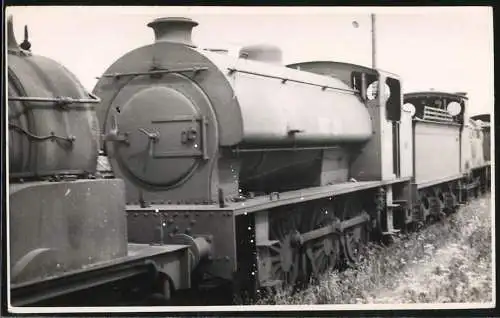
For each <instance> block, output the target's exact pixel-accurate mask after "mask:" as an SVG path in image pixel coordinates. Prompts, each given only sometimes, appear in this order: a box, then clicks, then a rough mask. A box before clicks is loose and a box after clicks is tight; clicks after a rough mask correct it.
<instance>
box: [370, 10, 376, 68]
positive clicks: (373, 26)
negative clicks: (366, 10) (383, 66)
mask: <svg viewBox="0 0 500 318" xmlns="http://www.w3.org/2000/svg"><path fill="white" fill-rule="evenodd" d="M371 20H372V68H376V67H377V42H376V37H375V34H376V31H375V14H374V13H372V14H371Z"/></svg>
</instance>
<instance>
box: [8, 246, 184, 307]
mask: <svg viewBox="0 0 500 318" xmlns="http://www.w3.org/2000/svg"><path fill="white" fill-rule="evenodd" d="M128 248H129V251H128V255H127V256H124V257H120V258H117V259H115V260H112V261H109V262H103V263H99V264H95V265H93V266H91V267H87V268H83V269H80V270H77V271H72V272H68V273H65V274H63V275H60V276H57V277H52V278H48V279H42V280H38V281H32V282H27V283H22V284H16V285H14V284H12V285H11V293H10V295H11V296H10V297H11V305H12V306H15V307H19V306H34V305H36V304H38V303H42V302H47V301H51V300H54V299H57V298H58V297H62V296H66V295H69V294H72V293H76V292H81V291H84V290H88V289H90V288H95V287H102V286H109V285H110V284H112V283H116V282H120V281H124V280H126V279H130V278H133V277H137V276H140V275H149V274H151V275H153V276H152V277H154V275H156V274H157V271H158V267H160V266H161V267H162V268H163V269H165V268H167V275H169V274H170V275H169V276H171V278H172V280H173V282H174V285H175V288H176V289H185V288H189V286H190V284H191V282H190V275H189V273H188V272H186V273H184V275H183V273H179V272H178V271H176V269H177V268H186V269H187V268H189V262H190V261H189V255H188V246H187V245H163V246H150V245H146V244H129V245H128ZM169 268H170V269H173V270H172V273H170V272H169V271H168V269H169ZM45 306H46V305H45Z"/></svg>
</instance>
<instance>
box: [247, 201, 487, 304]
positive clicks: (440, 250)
mask: <svg viewBox="0 0 500 318" xmlns="http://www.w3.org/2000/svg"><path fill="white" fill-rule="evenodd" d="M491 251H492V246H491V206H490V196H489V195H487V196H485V197H483V198H480V199H478V200H475V201H473V202H471V203H470V204H469V205H467V206H465V207H463V208H462V209H460V210H459V211H458V212H457V213H456V214H453V215H451V216H449V217H448V218H447V219H446V220H445V221H442V222H439V223H436V224H433V225H431V226H429V227H427V228H425V229H423V230H421V231H419V232H417V233H410V234H406V235H402V236H401V237H399V238H396V241H395V242H394V243H393V244H391V245H390V246H388V247H384V248H382V247H380V246H377V245H372V246H370V248H369V249H368V252H367V257H366V258H365V259H364V260H363V261H362V262H361V263H360V264H359V265H358V266H357V268H356V269H354V268H352V269H347V270H345V271H342V272H340V273H339V272H338V271H334V272H331V273H327V274H325V275H323V277H321V279H320V280H319V282H318V283H314V284H312V285H311V286H310V287H309V288H307V289H305V290H302V291H299V292H296V293H291V292H290V291H288V290H279V291H278V292H277V293H276V295H273V296H272V297H268V298H265V299H261V300H259V301H258V302H257V303H258V304H366V303H423V302H427V303H428V302H437V303H443V302H488V301H491V300H492V279H491V276H492V270H491V266H492V264H491V263H492V255H491Z"/></svg>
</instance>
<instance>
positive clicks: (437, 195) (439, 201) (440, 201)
mask: <svg viewBox="0 0 500 318" xmlns="http://www.w3.org/2000/svg"><path fill="white" fill-rule="evenodd" d="M433 199H434V202H435V204H436V209H437V210H438V211H437V215H436V218H437V219H438V220H442V219H443V218H444V217H446V215H445V213H444V211H445V210H446V203H445V200H444V192H443V190H442V189H441V187H439V186H438V187H434V189H433Z"/></svg>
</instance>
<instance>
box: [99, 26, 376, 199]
mask: <svg viewBox="0 0 500 318" xmlns="http://www.w3.org/2000/svg"><path fill="white" fill-rule="evenodd" d="M196 24H197V23H196V22H193V21H192V20H188V19H184V18H162V19H157V20H155V21H153V22H151V23H150V24H149V25H148V26H150V27H151V28H153V29H154V32H155V37H156V39H155V43H154V44H152V45H147V46H144V47H142V48H139V49H136V50H134V51H132V52H130V53H129V54H127V55H125V56H123V57H122V58H120V59H119V60H118V61H116V62H115V63H114V64H113V65H112V66H111V67H110V68H109V69H108V70H107V71H106V72H105V74H104V75H103V76H102V77H101V79H100V81H99V82H98V84H97V86H96V88H95V90H94V93H95V94H98V95H99V96H100V97H101V98H102V102H101V104H100V106H99V116H100V119H101V122H102V124H103V131H104V133H105V135H106V140H107V142H106V146H105V150H106V152H107V155H108V157H109V159H110V161H111V164H112V166H113V168H114V171H115V173H116V175H117V176H120V177H123V178H124V180H125V182H126V185H127V198H128V203H139V202H142V201H144V202H158V203H159V202H167V201H175V202H184V203H202V202H215V201H217V200H218V198H219V192H220V191H221V192H222V196H223V198H224V199H225V200H228V199H229V200H232V199H237V198H238V197H239V196H240V194H241V193H248V192H266V193H269V192H274V191H283V190H293V189H298V188H302V187H307V186H319V185H325V184H331V183H335V182H343V181H347V179H348V162H349V160H350V152H352V151H353V150H354V149H356V146H358V147H359V145H361V144H362V143H363V142H366V141H367V140H368V139H369V138H370V137H371V135H372V129H371V126H372V123H371V119H370V116H369V113H368V111H367V110H366V108H365V107H364V105H363V103H362V102H361V100H360V98H359V96H358V95H356V94H355V92H354V90H353V89H352V88H350V87H349V86H347V85H346V84H345V83H343V82H342V81H340V80H339V79H337V78H334V77H330V78H327V77H323V76H317V75H314V74H309V73H304V72H299V71H296V70H293V69H290V68H286V67H284V66H283V65H281V52H280V51H279V50H278V49H277V48H275V47H273V46H264V45H261V46H259V45H257V46H249V47H246V48H244V49H243V50H242V51H241V53H240V56H241V57H243V58H237V57H231V56H228V55H224V54H220V53H214V52H211V51H206V50H199V49H196V48H195V45H194V44H193V43H192V42H191V28H192V27H194V26H195V25H196ZM347 146H349V147H347ZM291 153H293V156H291V155H290V154H291ZM324 158H331V160H330V162H329V167H327V169H325V168H326V167H324V166H322V163H323V162H324V161H325V160H323V159H324Z"/></svg>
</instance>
